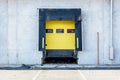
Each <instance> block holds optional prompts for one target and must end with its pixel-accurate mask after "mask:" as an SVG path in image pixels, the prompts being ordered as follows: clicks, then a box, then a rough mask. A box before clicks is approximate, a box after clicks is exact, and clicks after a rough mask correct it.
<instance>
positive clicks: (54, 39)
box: [46, 20, 75, 50]
mask: <svg viewBox="0 0 120 80" xmlns="http://www.w3.org/2000/svg"><path fill="white" fill-rule="evenodd" d="M46 29H52V30H53V32H52V33H46V49H48V50H56V49H57V50H59V49H62V50H63V49H64V50H74V49H75V33H67V29H75V22H74V21H53V20H52V21H46ZM57 29H58V30H64V31H62V32H60V33H59V32H58V33H57V32H56V31H57Z"/></svg>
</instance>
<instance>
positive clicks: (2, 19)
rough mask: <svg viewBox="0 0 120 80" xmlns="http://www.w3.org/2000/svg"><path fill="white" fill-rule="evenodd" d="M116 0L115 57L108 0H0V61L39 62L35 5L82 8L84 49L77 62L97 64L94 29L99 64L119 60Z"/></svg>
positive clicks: (4, 62)
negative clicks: (98, 46)
mask: <svg viewBox="0 0 120 80" xmlns="http://www.w3.org/2000/svg"><path fill="white" fill-rule="evenodd" d="M119 3H120V1H119V0H114V6H113V47H114V60H113V61H111V60H110V59H109V53H110V52H109V51H110V50H109V48H110V0H76V1H75V0H69V1H68V0H47V1H45V0H0V64H41V57H42V52H39V51H38V23H39V22H38V9H37V8H81V9H82V27H83V51H82V52H79V55H78V58H79V59H78V64H81V65H82V64H94V65H96V64H97V62H98V60H97V32H99V36H100V55H99V56H100V60H99V61H100V64H111V63H113V64H119V63H120V62H119V57H120V54H119V51H120V46H119V43H120V40H119V39H120V38H119V35H118V34H119V24H120V23H119V16H120V9H119V7H120V5H119Z"/></svg>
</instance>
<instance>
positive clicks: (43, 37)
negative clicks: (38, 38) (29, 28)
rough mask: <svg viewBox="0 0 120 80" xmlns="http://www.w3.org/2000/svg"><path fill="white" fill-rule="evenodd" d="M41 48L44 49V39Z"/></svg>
mask: <svg viewBox="0 0 120 80" xmlns="http://www.w3.org/2000/svg"><path fill="white" fill-rule="evenodd" d="M42 48H44V37H42Z"/></svg>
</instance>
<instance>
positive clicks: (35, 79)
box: [0, 70, 120, 80]
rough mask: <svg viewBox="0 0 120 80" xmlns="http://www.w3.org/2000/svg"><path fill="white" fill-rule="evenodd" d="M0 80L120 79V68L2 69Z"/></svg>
mask: <svg viewBox="0 0 120 80" xmlns="http://www.w3.org/2000/svg"><path fill="white" fill-rule="evenodd" d="M0 80H120V70H0Z"/></svg>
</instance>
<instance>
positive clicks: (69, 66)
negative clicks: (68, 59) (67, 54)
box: [0, 64, 120, 70]
mask: <svg viewBox="0 0 120 80" xmlns="http://www.w3.org/2000/svg"><path fill="white" fill-rule="evenodd" d="M38 69H53V70H54V69H81V70H96V69H98V70H99V69H100V70H102V69H103V70H108V69H113V70H119V69H120V65H78V64H44V65H24V64H22V65H0V70H38Z"/></svg>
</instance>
